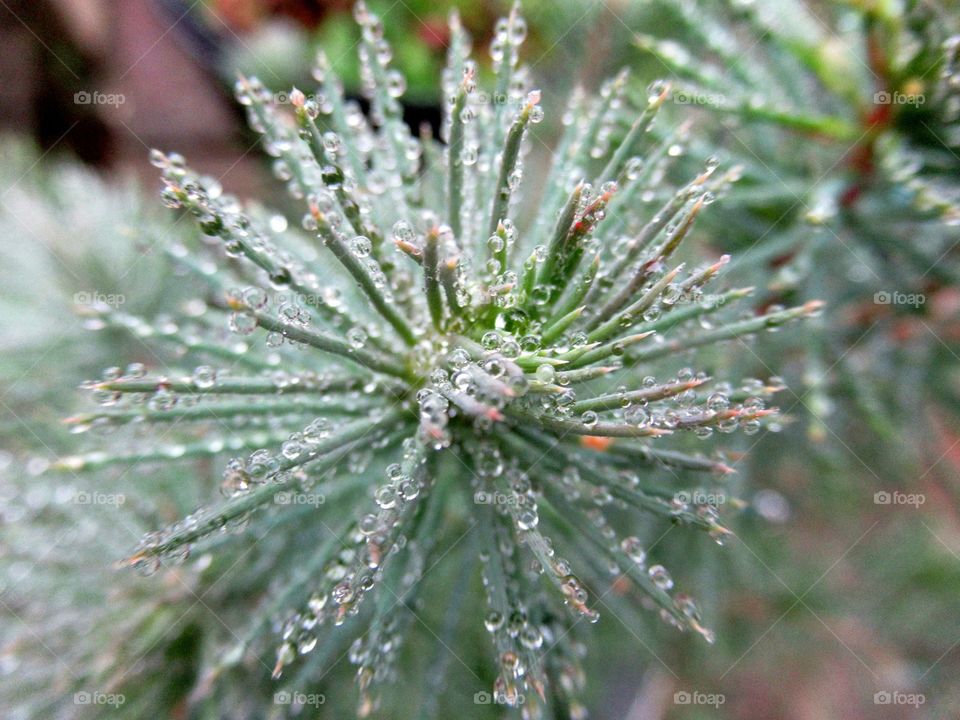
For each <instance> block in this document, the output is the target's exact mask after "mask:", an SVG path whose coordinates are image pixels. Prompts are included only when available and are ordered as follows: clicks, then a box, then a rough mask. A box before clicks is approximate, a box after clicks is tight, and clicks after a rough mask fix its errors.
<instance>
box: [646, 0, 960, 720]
mask: <svg viewBox="0 0 960 720" xmlns="http://www.w3.org/2000/svg"><path fill="white" fill-rule="evenodd" d="M650 5H651V6H652V7H655V8H656V11H657V12H658V13H660V15H658V17H659V18H660V22H659V23H658V24H648V25H646V27H649V28H656V32H657V33H659V35H658V36H656V37H654V36H653V35H650V34H641V35H639V36H638V39H637V43H638V45H639V46H640V47H641V48H642V49H643V51H644V54H645V56H647V57H653V58H655V60H656V63H655V65H654V67H653V72H655V73H656V74H657V75H658V76H662V75H664V74H665V72H666V74H668V76H669V77H671V79H672V81H673V82H674V88H675V90H674V94H673V96H672V98H671V99H672V100H673V103H674V104H675V105H678V106H681V107H679V108H678V109H679V110H682V111H683V112H684V113H687V114H688V113H689V112H690V111H691V110H694V109H695V108H700V115H701V117H700V118H699V122H698V128H699V129H700V130H701V134H700V135H699V137H698V138H695V139H694V141H692V142H691V143H690V148H691V151H690V152H689V154H688V160H689V162H690V163H691V165H693V166H695V165H696V163H697V162H698V159H702V158H703V157H705V156H706V155H708V154H712V153H715V152H717V147H718V146H722V147H723V148H724V150H723V155H724V156H725V157H729V158H730V159H731V160H732V161H733V162H735V163H736V164H738V165H739V166H740V167H742V177H741V179H740V180H739V181H738V182H737V183H736V184H735V185H733V186H732V189H731V191H730V193H728V195H727V196H726V197H725V199H724V202H723V203H722V204H721V206H720V207H719V208H718V209H717V212H713V213H710V214H709V215H708V216H706V217H705V218H704V221H705V222H704V223H703V224H702V225H701V227H705V228H706V229H708V231H709V232H710V234H711V235H712V239H711V244H712V245H713V246H714V247H716V248H718V249H720V250H722V251H729V252H731V253H734V254H735V259H734V261H733V262H731V264H730V267H729V270H728V277H731V278H736V279H737V280H738V281H740V282H749V283H751V284H754V285H756V286H757V287H758V291H757V294H756V302H757V304H758V306H759V307H761V308H769V307H771V306H772V305H776V304H780V303H789V302H791V301H792V299H793V298H795V297H804V296H814V297H820V298H823V299H824V300H825V301H826V302H827V306H828V307H829V308H831V312H830V313H829V315H828V316H824V317H822V318H820V319H819V320H817V321H815V322H814V323H811V332H810V334H809V335H807V336H805V337H804V342H803V343H797V342H795V338H792V337H790V336H785V335H780V336H767V337H765V338H764V339H763V342H762V343H761V344H759V345H758V346H757V347H756V348H754V352H755V353H756V355H755V356H754V361H755V362H756V363H757V364H758V365H759V366H760V367H763V366H764V364H766V363H769V362H770V358H772V357H779V358H780V360H779V361H778V363H777V364H776V367H777V368H778V370H780V371H781V372H783V373H784V375H785V376H786V377H787V386H788V388H790V390H788V392H787V393H785V395H784V396H783V398H782V402H783V404H784V407H785V409H786V411H787V412H788V413H789V414H791V415H797V416H801V417H803V418H804V423H803V428H804V429H805V430H806V433H801V432H797V431H796V430H798V429H799V428H795V429H794V431H792V432H787V433H783V434H782V435H780V436H778V437H777V438H776V440H777V442H776V443H775V444H774V443H768V442H765V441H761V442H760V443H758V445H757V447H755V448H753V449H752V451H751V454H750V457H749V458H748V459H747V460H746V461H745V462H744V463H743V466H742V469H743V471H744V475H745V476H746V477H748V478H750V481H751V484H752V486H753V487H754V488H763V490H762V492H761V494H759V495H757V496H756V497H755V500H756V502H755V506H754V508H752V509H751V511H750V512H748V513H747V514H745V516H743V517H741V520H740V522H738V524H737V526H736V532H737V535H738V538H739V539H740V540H741V541H742V542H743V544H744V545H745V546H746V548H748V550H747V551H745V552H739V553H727V554H724V556H723V557H722V558H721V557H708V558H702V561H701V562H700V563H699V564H698V568H699V570H698V574H699V575H700V576H701V582H702V583H703V584H705V585H707V586H710V587H718V588H719V589H720V591H721V594H722V595H724V597H716V598H709V599H707V598H704V600H705V601H706V602H709V603H710V604H713V605H715V606H717V607H723V608H724V609H723V610H722V611H721V612H718V614H717V616H716V620H715V628H716V629H717V630H718V635H719V637H721V638H723V640H725V641H730V642H724V643H721V647H720V648H717V649H716V650H717V652H714V653H712V654H710V655H706V654H702V653H696V651H695V650H694V653H695V654H693V655H691V654H689V650H690V648H689V647H685V648H681V649H679V650H678V652H677V653H676V654H674V655H673V656H668V657H667V662H668V663H669V664H670V666H671V667H675V668H677V667H681V666H682V667H684V668H685V677H684V681H685V682H688V683H692V684H693V685H694V686H696V687H704V688H715V687H718V686H719V687H723V688H724V691H725V692H728V698H730V697H735V696H737V695H739V694H740V692H739V691H738V690H737V685H738V684H739V683H749V682H750V680H749V678H750V677H751V673H758V672H763V669H764V668H768V667H776V666H778V665H780V664H782V663H784V662H786V661H785V659H784V656H783V652H782V647H783V645H784V643H789V644H790V645H791V652H793V653H795V654H796V655H798V656H802V657H805V658H814V657H817V658H820V662H827V661H826V660H825V659H823V658H824V656H825V655H827V654H828V653H830V648H832V649H833V650H835V651H836V654H837V655H838V656H839V657H840V662H838V663H837V664H838V665H840V664H842V662H843V661H844V660H847V661H849V665H850V667H851V668H852V669H850V670H849V671H848V672H847V673H839V672H838V673H837V677H835V678H833V679H832V681H833V682H834V683H836V684H840V683H841V682H843V683H845V685H844V688H845V692H844V695H843V699H842V703H838V704H836V705H834V706H833V711H834V712H837V713H840V712H842V713H849V712H853V710H852V709H851V707H855V706H857V705H862V707H864V708H870V707H872V696H873V694H874V693H875V692H877V691H880V692H886V691H890V690H891V689H893V688H900V689H904V690H908V691H911V692H917V691H920V692H923V693H925V694H926V701H927V702H926V706H925V707H924V708H923V710H922V713H923V714H924V715H925V716H926V715H929V716H930V717H939V716H940V715H941V714H942V713H944V712H948V711H949V709H950V708H951V707H952V706H954V705H955V703H956V698H957V696H958V690H957V687H956V683H955V682H954V681H953V680H952V678H953V677H954V676H955V674H956V661H955V658H954V656H953V655H952V654H951V652H950V650H951V648H952V644H953V642H954V641H955V639H956V638H955V633H953V632H952V629H951V630H946V631H944V629H945V628H946V627H948V626H949V625H950V624H949V623H947V624H946V625H943V624H941V625H939V626H938V625H937V623H936V622H932V623H926V622H920V621H917V620H916V618H918V617H919V616H921V615H922V616H927V615H929V616H931V617H938V618H940V617H942V615H941V612H942V610H941V605H940V603H941V602H942V597H941V595H940V593H941V592H943V591H944V589H945V588H951V587H956V584H957V582H958V581H960V574H958V572H957V566H956V556H955V555H954V554H951V552H950V547H951V546H952V545H951V542H952V540H953V538H954V535H953V531H952V529H951V525H950V522H949V521H948V520H947V518H948V517H949V512H950V508H952V507H954V506H955V496H956V493H955V490H954V489H952V488H951V487H950V485H949V482H948V479H949V478H948V476H947V474H948V470H947V467H948V466H949V463H950V460H949V457H948V449H949V447H950V446H951V444H952V443H953V442H954V440H955V438H954V437H952V435H951V430H950V428H951V422H952V420H951V419H952V418H954V417H955V414H956V410H957V407H958V406H957V402H956V401H957V390H958V387H960V386H958V382H957V381H958V365H957V357H958V353H957V332H956V329H957V320H958V314H957V304H956V299H957V279H958V275H957V273H958V265H957V249H956V243H957V240H958V239H960V234H958V225H957V223H958V201H960V186H958V184H957V177H958V175H957V170H958V168H960V163H958V159H957V149H958V142H960V135H958V113H960V101H958V94H957V93H958V89H960V85H958V74H957V48H958V44H957V34H956V33H957V30H958V18H957V16H956V12H955V10H950V9H948V8H947V7H946V6H945V5H944V6H940V5H938V4H937V3H926V2H904V3H884V2H863V3H847V2H837V3H817V4H813V3H804V2H796V1H792V0H791V1H784V2H772V3H749V2H720V1H718V2H699V1H698V2H670V1H665V2H656V3H650ZM711 128H712V131H711ZM703 138H709V140H710V141H709V142H702V139H703ZM682 166H683V164H682V163H680V167H682ZM895 491H896V492H899V497H901V498H902V497H911V493H920V497H921V498H925V500H926V502H925V504H923V505H921V506H919V507H917V506H909V505H900V506H897V505H896V503H893V502H891V501H890V500H889V498H890V497H892V493H894V492H895ZM743 493H744V496H746V493H747V490H746V489H745V488H744V489H743ZM875 494H877V495H878V496H879V497H880V500H879V501H878V500H877V499H876V498H875ZM884 497H886V498H888V499H887V501H886V502H887V503H888V504H884ZM854 518H855V521H853V522H851V520H852V519H854ZM770 520H772V521H773V523H771V522H768V521H770ZM778 525H780V527H778ZM781 533H782V534H783V536H784V537H788V536H789V537H790V538H791V541H790V542H788V543H777V542H773V543H771V542H770V538H771V537H777V536H780V535H781ZM695 551H696V549H695V548H690V547H687V548H684V547H683V546H682V545H680V544H679V543H678V544H676V545H674V546H672V547H671V552H676V553H678V554H681V555H682V556H683V557H686V558H688V559H689V558H690V552H695ZM908 557H909V558H911V559H907V558H908ZM837 558H841V559H842V560H837V562H839V563H841V564H840V566H839V567H834V566H833V565H831V563H832V562H833V561H834V560H836V559H837ZM840 568H842V569H843V571H844V572H843V573H841V572H838V570H839V569H840ZM842 575H845V578H846V582H848V583H849V582H850V578H851V577H853V578H855V580H854V582H853V584H852V585H851V586H850V587H856V588H857V591H856V592H853V593H851V594H848V592H847V589H848V587H845V586H844V584H843V583H844V580H843V579H841V577H839V576H842ZM717 576H722V577H723V579H724V583H723V584H722V585H716V584H713V585H711V579H712V578H716V577H717ZM908 586H909V587H912V588H913V592H914V593H915V597H914V599H913V600H912V601H909V602H908V603H907V604H913V609H912V610H909V611H907V610H906V609H905V607H904V604H903V603H901V602H900V601H899V600H898V599H896V598H898V595H897V593H895V592H893V591H891V590H890V588H892V587H900V588H904V587H908ZM807 593H809V594H807ZM801 600H802V602H801ZM745 608H746V609H745ZM920 608H924V609H923V610H920ZM751 613H753V615H752V616H751ZM748 617H753V618H754V619H755V618H757V617H761V618H763V621H761V622H760V623H759V624H758V626H757V627H756V628H754V629H748V627H749V622H748V621H747V618H748ZM780 621H782V622H780ZM850 627H856V628H858V631H859V632H861V633H868V634H870V637H871V638H872V642H871V643H865V642H862V641H858V639H857V635H856V633H850V632H849V628H850ZM844 628H847V630H848V631H847V632H845V631H844ZM907 634H909V635H910V636H911V638H912V641H910V642H904V640H903V638H904V636H905V635H907ZM785 637H786V638H787V639H785ZM691 657H694V658H695V659H694V660H693V661H692V662H691V661H690V658H691ZM681 658H682V659H681ZM681 663H682V665H681ZM810 664H811V665H815V664H816V662H815V661H811V662H810ZM791 669H793V670H796V667H794V666H791ZM811 674H812V673H811ZM841 678H842V679H841ZM823 682H824V686H826V685H827V684H829V683H828V682H826V681H823ZM798 686H799V685H798ZM798 686H790V685H785V686H784V687H783V688H782V689H781V690H780V697H779V698H778V701H779V702H781V703H783V707H784V708H786V707H787V706H790V705H791V704H792V703H793V701H794V698H793V695H792V693H794V692H796V690H797V687H798ZM775 696H776V693H773V692H771V693H768V694H767V700H768V701H770V702H774V701H773V700H771V698H773V697H775ZM851 698H858V699H855V700H852V701H851ZM851 702H853V703H855V704H854V705H851ZM823 703H824V707H827V703H828V701H827V700H824V701H823ZM725 710H726V712H727V713H728V716H729V717H737V713H738V709H737V708H736V706H733V707H731V706H728V707H727V708H725ZM825 711H826V712H830V711H829V710H825ZM784 712H786V710H784ZM865 712H869V710H865Z"/></svg>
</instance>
